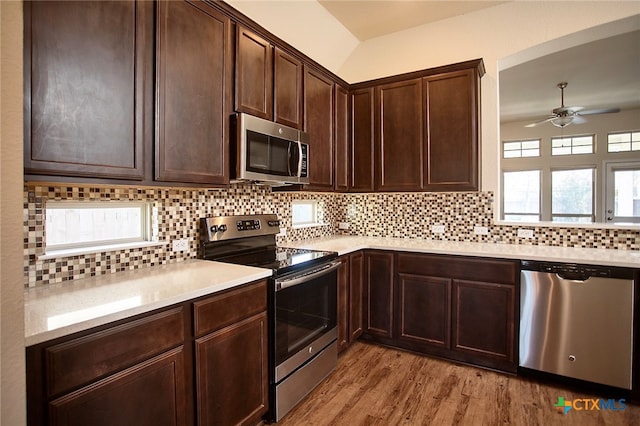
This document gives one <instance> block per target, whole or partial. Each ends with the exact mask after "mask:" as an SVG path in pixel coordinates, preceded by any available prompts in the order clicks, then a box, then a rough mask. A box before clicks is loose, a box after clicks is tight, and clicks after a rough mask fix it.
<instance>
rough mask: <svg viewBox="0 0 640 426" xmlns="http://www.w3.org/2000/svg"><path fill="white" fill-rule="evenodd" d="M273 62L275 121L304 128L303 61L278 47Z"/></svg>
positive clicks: (296, 127)
mask: <svg viewBox="0 0 640 426" xmlns="http://www.w3.org/2000/svg"><path fill="white" fill-rule="evenodd" d="M273 62H274V68H273V73H274V74H273V91H274V95H273V104H274V105H273V110H274V113H273V118H274V121H275V122H276V123H280V124H284V125H285V126H290V127H293V128H295V129H302V117H303V113H302V109H303V108H302V97H303V92H302V76H303V66H302V61H300V60H299V59H297V58H295V57H293V56H292V55H290V54H288V53H287V52H285V51H284V50H282V49H280V48H279V47H276V48H275V51H274V60H273Z"/></svg>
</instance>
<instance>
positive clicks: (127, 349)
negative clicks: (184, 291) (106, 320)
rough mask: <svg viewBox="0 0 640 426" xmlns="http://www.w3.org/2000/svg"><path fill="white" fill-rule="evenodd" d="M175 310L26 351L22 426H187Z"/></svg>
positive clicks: (184, 361) (180, 327)
mask: <svg viewBox="0 0 640 426" xmlns="http://www.w3.org/2000/svg"><path fill="white" fill-rule="evenodd" d="M189 328H190V327H189V325H188V323H187V321H186V318H185V314H184V308H183V307H182V306H179V307H174V308H170V309H167V310H164V311H161V312H158V313H154V314H150V315H145V316H141V317H139V318H137V319H133V320H130V321H124V322H121V323H120V324H118V325H116V326H112V327H107V328H104V329H102V330H99V331H96V332H89V333H80V335H79V336H78V337H72V338H62V339H59V340H58V341H56V342H52V343H44V344H40V345H36V346H31V347H28V348H27V382H28V385H27V409H28V416H27V417H28V419H27V420H28V424H29V425H44V424H51V425H59V424H62V425H80V424H92V425H94V424H95V425H105V426H106V425H111V424H140V425H149V426H152V425H157V424H160V425H187V424H190V423H191V422H192V410H193V404H192V403H191V402H190V398H191V395H192V393H191V392H190V390H189V389H190V385H189V384H190V383H191V376H190V373H189V368H188V365H190V361H189V360H188V354H190V351H189V349H186V346H185V340H186V339H187V333H188V330H189Z"/></svg>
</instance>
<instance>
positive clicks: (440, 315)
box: [363, 252, 519, 372]
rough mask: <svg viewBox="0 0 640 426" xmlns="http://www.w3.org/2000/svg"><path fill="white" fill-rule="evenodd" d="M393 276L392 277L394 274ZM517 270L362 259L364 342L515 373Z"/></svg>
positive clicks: (496, 264)
mask: <svg viewBox="0 0 640 426" xmlns="http://www.w3.org/2000/svg"><path fill="white" fill-rule="evenodd" d="M394 269H395V270H397V273H394ZM518 276H519V263H518V262H517V261H512V260H500V259H485V258H482V259H481V258H470V257H462V256H447V255H431V254H416V253H397V254H395V260H394V255H393V254H392V253H383V252H368V253H367V254H366V255H365V283H364V288H365V290H364V300H365V312H364V316H363V318H364V323H365V328H364V333H365V335H366V337H367V338H368V339H370V340H374V341H378V342H380V343H383V344H387V345H392V346H396V347H400V348H404V349H409V350H412V351H416V352H421V353H425V354H431V355H435V356H439V357H443V358H448V359H452V360H456V361H461V362H466V363H469V364H474V365H479V366H484V367H488V368H494V369H499V370H503V371H509V372H515V371H516V368H517V347H516V344H517V341H516V335H517V323H516V320H517V317H518V308H517V301H518V286H517V284H518Z"/></svg>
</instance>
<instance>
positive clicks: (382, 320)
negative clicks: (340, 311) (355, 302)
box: [363, 252, 393, 338]
mask: <svg viewBox="0 0 640 426" xmlns="http://www.w3.org/2000/svg"><path fill="white" fill-rule="evenodd" d="M364 265H365V266H364V267H365V288H364V312H363V314H364V320H363V321H364V333H367V334H370V335H372V336H378V337H385V338H391V337H393V333H392V327H393V253H379V252H367V253H366V254H365V258H364Z"/></svg>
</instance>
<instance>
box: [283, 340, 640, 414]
mask: <svg viewBox="0 0 640 426" xmlns="http://www.w3.org/2000/svg"><path fill="white" fill-rule="evenodd" d="M560 396H562V397H564V398H565V400H567V401H575V400H577V399H598V398H605V399H606V398H608V397H606V396H604V395H595V394H586V393H579V392H575V391H572V390H567V389H566V388H562V387H558V386H557V385H548V384H542V383H540V382H538V381H534V380H530V379H526V378H520V377H514V376H509V375H505V374H500V373H496V372H493V371H488V370H484V369H480V368H475V367H469V366H463V365H458V364H454V363H452V362H448V361H443V360H438V359H434V358H430V357H427V356H421V355H416V354H413V353H409V352H404V351H400V350H395V349H391V348H386V347H381V346H378V345H374V344H370V343H364V342H361V341H357V342H355V343H354V344H353V345H352V346H351V347H350V348H349V349H347V351H346V352H345V353H344V354H343V355H341V357H340V359H339V361H338V368H337V370H336V371H335V372H334V373H333V374H332V375H331V376H329V378H328V379H327V380H326V381H325V382H323V383H322V384H321V385H320V386H318V387H317V388H316V389H315V390H314V391H313V392H312V393H310V394H309V395H308V396H307V398H305V399H304V400H303V401H302V402H301V403H300V404H299V405H298V406H297V407H296V408H295V409H294V410H292V411H291V412H290V413H289V414H287V416H285V417H284V418H283V419H282V420H281V421H280V422H278V426H293V425H295V426H299V425H331V426H342V425H345V426H346V425H348V426H357V425H385V426H386V425H527V426H528V425H543V426H550V425H579V426H588V425H640V406H637V405H629V404H627V405H626V409H624V410H618V411H613V410H602V411H596V410H582V411H576V410H570V411H569V412H568V413H567V414H563V413H561V412H559V411H558V409H557V408H556V407H554V404H556V403H557V401H558V397H560ZM581 405H582V404H581V403H579V404H578V406H581Z"/></svg>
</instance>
